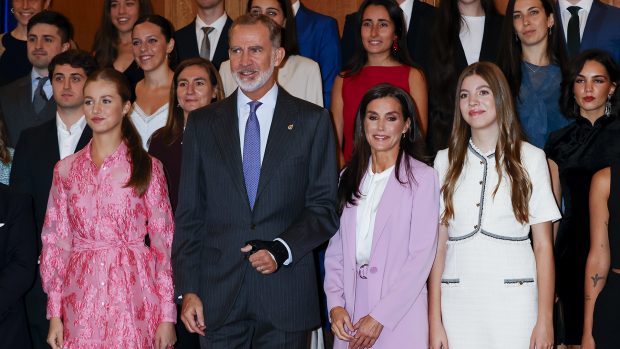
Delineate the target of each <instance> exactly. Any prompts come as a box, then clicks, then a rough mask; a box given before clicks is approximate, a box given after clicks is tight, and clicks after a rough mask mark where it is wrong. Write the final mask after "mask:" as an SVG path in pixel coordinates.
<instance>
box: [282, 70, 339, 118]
mask: <svg viewBox="0 0 620 349" xmlns="http://www.w3.org/2000/svg"><path fill="white" fill-rule="evenodd" d="M313 62H314V61H313ZM280 102H282V103H284V104H286V105H288V106H294V107H295V109H297V110H298V111H303V112H304V113H303V114H304V115H315V116H320V115H323V114H325V113H327V114H328V115H329V112H328V111H327V110H326V109H325V108H323V107H321V106H318V105H316V104H314V103H312V102H308V101H306V100H305V99H301V98H298V97H295V96H293V95H292V94H290V93H288V92H287V91H286V90H285V89H284V88H283V87H282V86H278V99H277V101H276V104H277V103H280Z"/></svg>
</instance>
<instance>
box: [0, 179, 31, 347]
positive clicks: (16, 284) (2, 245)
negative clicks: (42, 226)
mask: <svg viewBox="0 0 620 349" xmlns="http://www.w3.org/2000/svg"><path fill="white" fill-rule="evenodd" d="M0 223H1V224H3V225H2V226H1V227H0V295H2V297H0V348H30V347H31V345H32V343H31V342H30V336H29V334H28V322H27V320H26V308H25V306H24V295H25V293H26V291H27V290H28V289H29V288H30V287H31V286H32V282H33V281H34V277H35V268H36V266H37V250H36V243H35V239H36V237H35V226H34V220H33V218H32V199H31V198H30V197H28V196H27V195H23V194H17V193H15V192H13V191H11V190H9V188H8V187H7V186H6V185H4V184H0Z"/></svg>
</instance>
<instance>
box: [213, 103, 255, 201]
mask: <svg viewBox="0 0 620 349" xmlns="http://www.w3.org/2000/svg"><path fill="white" fill-rule="evenodd" d="M212 110H220V112H219V115H217V116H216V117H217V122H214V134H215V138H216V142H217V144H218V147H219V150H220V152H221V153H222V159H223V160H224V163H225V164H226V166H227V167H228V170H229V171H230V177H231V178H232V180H233V182H234V183H235V186H236V187H237V189H238V190H239V192H241V193H242V194H243V195H245V197H246V198H247V191H246V189H245V182H244V179H243V167H242V163H241V151H240V149H241V145H240V142H239V117H238V115H237V92H236V91H235V92H234V93H233V94H232V95H231V96H230V97H228V98H226V99H225V100H224V101H223V102H222V108H221V109H219V108H217V109H212ZM248 207H249V203H248Z"/></svg>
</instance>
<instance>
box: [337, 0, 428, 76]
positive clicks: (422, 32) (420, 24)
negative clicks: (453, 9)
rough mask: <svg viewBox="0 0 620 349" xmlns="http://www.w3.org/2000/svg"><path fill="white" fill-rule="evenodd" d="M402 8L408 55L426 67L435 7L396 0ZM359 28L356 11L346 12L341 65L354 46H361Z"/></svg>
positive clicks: (344, 64)
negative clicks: (405, 25)
mask: <svg viewBox="0 0 620 349" xmlns="http://www.w3.org/2000/svg"><path fill="white" fill-rule="evenodd" d="M396 2H398V4H399V5H400V8H401V9H402V10H403V14H404V16H405V22H406V23H407V47H408V48H409V55H410V56H411V58H412V59H413V61H414V62H415V63H417V64H419V65H420V66H421V67H422V68H424V69H425V70H426V69H427V67H428V53H429V52H430V47H431V42H430V37H431V33H432V29H433V25H434V23H435V13H436V9H435V7H433V6H432V5H429V4H427V3H425V2H423V1H421V0H397V1H396ZM360 28H361V19H360V14H358V13H357V12H354V13H351V14H348V15H347V17H346V19H345V22H344V30H343V31H342V40H340V46H341V48H342V66H343V67H346V65H347V63H348V62H349V61H350V60H351V58H353V55H354V53H355V49H356V47H362V43H361V41H360V40H359V38H360V35H356V34H355V33H356V32H359V31H360Z"/></svg>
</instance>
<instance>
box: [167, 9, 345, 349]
mask: <svg viewBox="0 0 620 349" xmlns="http://www.w3.org/2000/svg"><path fill="white" fill-rule="evenodd" d="M280 43H281V29H280V27H279V26H278V25H276V24H275V23H274V22H273V21H272V20H271V19H269V18H268V17H266V16H264V15H259V16H250V15H243V16H241V17H239V18H238V19H237V20H236V21H235V22H234V23H233V25H232V27H231V30H230V35H229V46H230V49H229V54H230V62H231V70H232V74H233V76H234V78H235V80H236V82H237V84H238V85H239V88H238V89H237V91H236V92H234V93H233V94H232V95H231V96H230V97H228V98H226V99H225V100H223V101H222V102H219V103H215V104H211V105H209V106H207V107H205V108H202V109H199V110H197V111H194V112H192V113H191V114H190V117H189V120H188V123H187V127H186V129H185V133H184V139H183V165H182V171H181V172H182V173H181V188H180V192H179V205H178V208H177V214H176V227H177V228H176V231H175V237H174V241H173V245H172V264H173V271H174V278H175V287H176V290H175V292H176V293H175V294H176V295H177V296H178V297H179V299H182V302H183V306H182V314H181V319H182V321H183V323H184V324H185V326H186V327H187V329H188V330H189V331H190V332H195V333H199V334H200V335H201V337H200V342H201V347H202V348H226V349H228V348H246V347H250V346H251V347H252V348H256V349H260V348H269V349H277V348H283V349H284V348H286V349H290V348H307V347H308V344H309V343H308V339H309V333H310V330H311V329H313V328H316V327H318V326H319V324H320V318H319V306H318V297H317V292H318V291H317V281H316V273H315V264H314V260H313V254H312V250H313V249H314V248H315V247H317V246H319V245H320V244H321V243H323V242H325V241H327V240H328V239H329V238H330V237H331V236H332V235H333V234H334V233H335V232H336V230H337V227H338V215H337V213H336V201H337V198H336V191H337V182H338V174H337V164H336V142H335V138H334V131H333V129H332V125H331V120H330V116H329V113H328V112H327V111H326V110H325V109H323V108H320V107H318V106H316V105H314V104H312V103H309V102H306V101H303V100H301V99H298V98H295V97H292V96H291V95H290V94H288V93H287V92H286V91H284V89H283V88H281V87H279V86H278V85H277V84H276V82H275V76H274V67H275V66H277V65H279V64H280V62H281V61H282V58H283V57H284V49H282V48H281V46H280Z"/></svg>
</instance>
